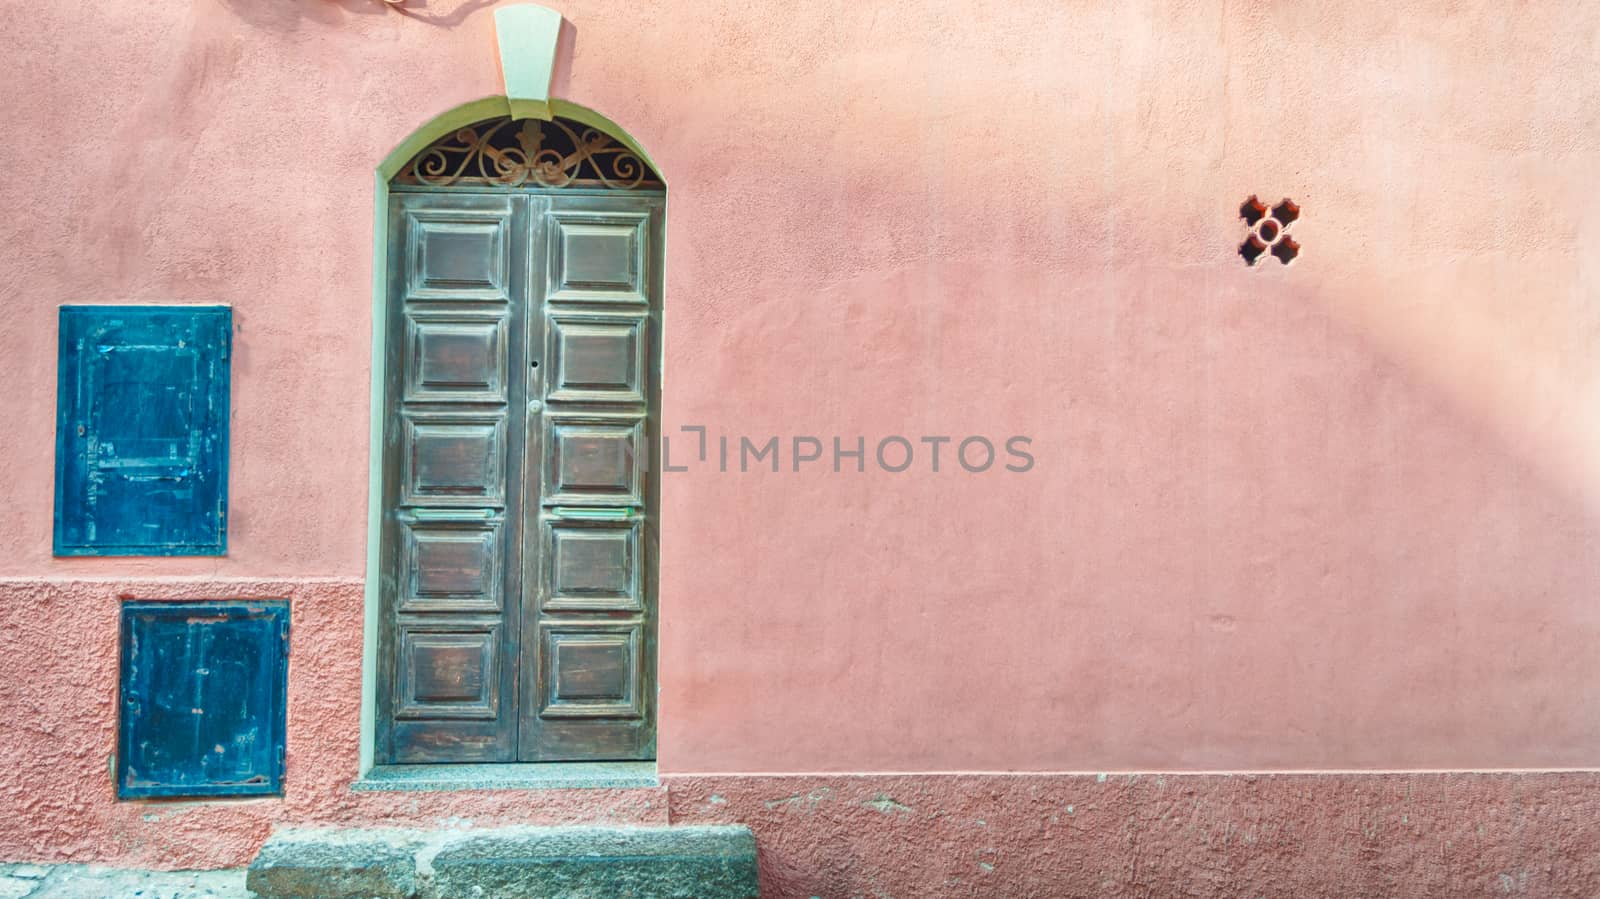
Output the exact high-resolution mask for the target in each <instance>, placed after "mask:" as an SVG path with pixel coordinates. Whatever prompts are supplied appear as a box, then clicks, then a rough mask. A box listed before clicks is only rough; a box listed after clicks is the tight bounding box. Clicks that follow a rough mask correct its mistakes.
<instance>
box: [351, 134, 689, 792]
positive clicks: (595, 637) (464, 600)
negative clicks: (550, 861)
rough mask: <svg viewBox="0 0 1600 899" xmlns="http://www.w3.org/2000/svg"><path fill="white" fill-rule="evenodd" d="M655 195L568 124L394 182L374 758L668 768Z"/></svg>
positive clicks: (420, 168)
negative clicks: (661, 670) (660, 734)
mask: <svg viewBox="0 0 1600 899" xmlns="http://www.w3.org/2000/svg"><path fill="white" fill-rule="evenodd" d="M665 199H666V198H665V193H664V191H663V188H662V185H661V183H660V181H659V179H658V178H657V177H656V176H655V174H654V173H653V172H651V171H650V170H649V169H648V168H647V167H646V166H645V165H644V164H643V163H642V162H641V161H640V160H639V159H638V158H637V157H635V156H634V155H632V154H631V153H630V152H628V151H627V150H626V149H625V148H623V147H621V146H620V145H619V144H617V143H616V142H615V141H614V140H612V139H611V138H610V137H608V136H607V135H604V134H602V133H600V132H598V131H596V130H594V129H591V128H588V127H587V126H584V125H581V124H578V123H576V122H569V121H566V120H562V119H557V120H555V121H554V122H537V121H526V122H513V121H511V120H509V119H500V120H494V121H490V122H484V123H479V124H478V125H475V126H473V127H471V128H466V129H462V130H460V131H458V132H456V133H455V134H453V135H451V136H450V137H448V138H446V139H444V140H441V141H439V142H437V143H435V144H434V145H433V146H431V147H429V148H428V149H426V150H424V151H423V152H422V153H420V154H419V155H418V156H417V157H416V158H415V159H414V160H413V161H412V163H411V164H410V165H408V166H407V167H406V168H405V169H404V170H403V171H402V172H401V174H400V175H399V176H397V177H396V178H395V180H394V182H393V183H392V185H391V189H390V201H389V209H388V216H389V222H388V227H389V230H388V235H389V247H388V258H389V271H388V276H389V281H388V284H389V287H388V325H387V332H386V340H387V343H386V350H385V352H386V353H387V360H386V362H387V371H388V372H389V373H390V374H389V377H388V380H387V383H386V384H385V388H384V389H385V409H386V417H385V434H384V442H383V454H384V458H383V483H384V490H383V497H384V524H383V531H382V554H383V556H382V571H383V582H382V585H381V593H382V597H383V607H382V616H383V617H382V626H381V629H380V634H379V655H380V665H381V667H380V669H379V682H378V722H377V725H378V726H377V745H376V750H377V761H378V762H379V763H389V764H403V763H441V762H512V761H556V760H611V759H651V758H654V757H655V732H656V727H655V723H656V721H655V715H656V703H655V697H656V690H655V658H656V621H655V606H656V603H655V592H656V590H655V570H656V559H655V556H656V545H657V538H656V523H657V496H658V490H657V485H656V482H655V476H654V473H655V472H656V471H658V470H659V465H658V464H657V463H658V460H657V459H656V458H655V448H656V447H658V446H659V440H658V439H657V434H658V410H659V405H660V379H659V377H658V372H659V370H660V340H659V335H660V329H661V234H662V215H663V211H664V206H665Z"/></svg>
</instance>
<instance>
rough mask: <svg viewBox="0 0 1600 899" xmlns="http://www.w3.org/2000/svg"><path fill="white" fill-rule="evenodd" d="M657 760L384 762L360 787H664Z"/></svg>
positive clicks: (390, 789)
mask: <svg viewBox="0 0 1600 899" xmlns="http://www.w3.org/2000/svg"><path fill="white" fill-rule="evenodd" d="M659 786H661V779H660V778H659V777H657V776H656V763H655V762H532V763H522V764H506V765H379V766H377V767H375V768H373V769H372V770H370V771H368V772H367V773H366V776H365V777H362V778H361V779H360V780H357V781H356V782H355V783H353V784H351V785H350V789H352V790H355V791H357V792H368V793H386V792H407V791H443V790H584V789H594V790H623V789H637V788H640V787H659Z"/></svg>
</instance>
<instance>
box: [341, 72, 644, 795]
mask: <svg viewBox="0 0 1600 899" xmlns="http://www.w3.org/2000/svg"><path fill="white" fill-rule="evenodd" d="M550 112H551V114H552V115H555V116H560V117H562V118H567V119H573V120H575V121H578V122H582V123H583V124H585V125H588V126H590V127H592V128H597V129H599V130H601V131H603V132H605V133H606V134H607V135H609V136H611V137H612V138H614V139H616V141H617V142H618V143H620V144H622V145H623V146H624V147H626V148H628V150H629V151H631V152H632V153H634V154H635V155H636V156H638V157H639V159H640V160H642V161H643V162H644V163H645V164H646V165H648V166H649V167H650V168H651V169H652V170H654V171H655V172H656V175H657V177H658V178H660V180H661V183H662V185H663V188H664V189H665V188H666V187H667V178H666V175H665V174H663V173H662V172H661V167H660V166H659V165H657V164H656V162H655V160H654V159H652V158H651V157H650V154H649V153H647V152H645V150H644V148H643V147H641V146H640V145H639V143H638V141H636V140H634V138H633V136H632V135H630V134H628V133H627V131H625V130H623V128H622V127H621V126H619V125H618V124H617V123H615V122H613V121H611V120H610V119H608V118H606V117H605V116H603V115H601V114H600V113H598V112H595V111H594V110H592V109H589V108H587V107H584V106H579V105H578V104H576V103H572V102H570V101H567V100H560V99H555V98H551V100H550ZM510 115H513V107H512V103H511V101H510V100H509V99H507V98H506V97H505V96H504V95H499V94H497V95H493V96H488V97H483V98H480V99H477V100H473V101H470V102H467V103H463V104H461V105H460V106H457V107H455V108H454V109H450V110H448V111H446V112H443V113H440V114H439V115H437V116H435V117H434V118H433V119H431V120H429V121H428V122H427V123H426V124H424V125H422V126H421V127H419V128H417V129H416V130H415V131H413V132H412V133H411V134H410V135H409V136H407V137H406V139H405V140H403V141H401V142H400V143H399V145H398V146H396V147H395V148H394V149H393V150H390V151H389V154H388V155H387V156H385V157H384V158H383V161H382V162H380V163H379V164H378V167H377V168H376V169H375V170H374V172H373V188H372V193H373V205H372V221H373V228H372V231H373V234H372V379H371V381H370V383H369V386H368V389H369V391H370V396H369V404H368V408H369V412H368V414H369V422H368V424H369V431H368V446H367V566H366V582H365V590H364V594H363V599H362V624H361V628H362V631H361V762H360V770H359V772H358V775H357V776H358V777H360V778H365V777H366V776H367V774H368V772H370V771H371V770H372V768H373V765H374V760H375V759H376V749H377V743H376V741H377V719H378V666H379V663H380V660H379V658H378V633H379V629H380V627H381V624H382V615H383V596H382V589H381V587H382V578H383V568H382V549H383V517H384V508H383V465H384V460H385V452H384V443H383V434H384V421H385V416H386V415H387V411H386V409H385V405H384V383H385V379H386V378H387V377H388V371H387V362H386V359H385V356H386V354H385V352H384V349H385V342H386V340H387V339H388V329H389V314H388V282H389V182H390V181H391V180H392V179H393V178H394V177H395V176H396V175H398V174H399V173H400V170H401V169H402V168H404V167H405V165H406V163H408V162H410V161H411V159H412V157H414V156H416V155H417V154H418V153H420V152H421V151H422V150H423V149H425V148H427V147H428V146H429V145H430V144H432V143H433V142H434V141H436V140H438V139H439V138H441V137H444V136H446V135H448V134H450V133H451V132H453V131H455V130H457V129H459V128H463V127H465V126H467V125H471V124H473V123H475V122H480V121H483V120H485V119H493V118H498V117H503V116H510ZM666 202H667V201H666V200H665V199H664V200H663V207H662V219H663V226H662V229H661V241H662V244H661V249H660V253H659V258H660V260H661V263H660V264H661V265H662V266H663V270H662V274H661V275H660V282H661V285H662V288H661V289H662V292H663V295H662V298H661V303H662V306H663V308H664V307H665V301H666V297H665V284H666V278H665V271H664V267H665V264H666V243H665V242H666V227H665V219H666V214H667V209H668V207H667V206H666V205H665V204H666ZM661 328H662V330H664V328H665V320H664V319H663V321H662V323H661ZM658 333H660V332H658ZM661 339H663V340H664V339H665V336H664V334H662V335H661ZM661 349H664V345H663V346H661V347H660V348H659V349H658V353H659V352H660V351H661ZM658 358H660V359H662V360H663V361H664V354H663V355H661V356H660V357H658ZM660 364H662V363H661V362H658V365H660ZM657 373H658V377H659V376H660V375H659V373H660V369H659V368H658V369H657ZM655 414H657V415H660V410H659V409H657V410H656V413H655ZM658 526H659V525H658ZM657 564H659V561H658V562H657ZM658 603H659V600H658ZM658 608H659V604H658ZM658 614H659V613H658Z"/></svg>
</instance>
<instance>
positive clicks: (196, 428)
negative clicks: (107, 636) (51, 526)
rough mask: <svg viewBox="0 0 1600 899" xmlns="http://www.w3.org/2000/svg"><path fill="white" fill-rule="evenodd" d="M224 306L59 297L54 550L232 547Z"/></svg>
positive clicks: (206, 551)
mask: <svg viewBox="0 0 1600 899" xmlns="http://www.w3.org/2000/svg"><path fill="white" fill-rule="evenodd" d="M232 330H233V315H232V310H231V309H229V308H228V307H226V306H63V307H61V329H60V340H61V344H60V358H59V363H58V365H59V368H58V378H57V395H56V514H55V553H56V555H58V556H108V555H123V556H126V555H140V556H220V555H224V554H225V553H226V552H227V549H228V524H227V522H228V356H229V346H230V343H231V334H232Z"/></svg>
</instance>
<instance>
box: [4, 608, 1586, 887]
mask: <svg viewBox="0 0 1600 899" xmlns="http://www.w3.org/2000/svg"><path fill="white" fill-rule="evenodd" d="M361 593H362V591H361V585H360V584H359V583H358V582H355V581H351V580H347V579H333V578H330V579H321V580H315V581H300V582H287V581H270V580H223V581H217V580H206V579H190V580H184V581H174V580H139V581H119V580H103V581H71V582H53V583H40V582H24V581H15V580H7V581H3V582H0V705H3V707H4V708H6V709H7V710H8V715H7V719H6V725H5V732H4V735H5V738H4V739H0V822H4V826H0V858H4V859H8V860H41V861H43V860H49V861H62V860H76V861H104V862H112V863H116V864H123V865H147V866H152V867H159V868H191V867H201V868H209V867H219V866H230V865H239V864H243V863H244V862H246V861H247V860H248V859H249V858H250V857H251V855H253V854H254V852H255V851H256V849H257V848H258V847H259V845H260V843H261V841H262V840H264V839H265V838H266V835H267V834H268V833H269V832H270V829H271V828H272V827H274V826H277V825H283V824H314V825H330V826H339V825H361V824H375V823H388V824H396V825H414V826H430V827H433V826H445V827H467V826H474V825H478V826H482V825H490V824H496V823H510V822H524V823H576V822H616V823H639V824H666V823H669V822H673V823H678V822H691V823H710V822H742V823H745V824H748V825H750V826H751V827H752V828H753V829H754V830H755V831H756V834H757V840H758V845H759V847H760V852H761V868H762V883H763V895H767V896H772V897H780V899H781V897H791V896H793V897H808V896H857V895H869V896H870V895H893V896H1095V895H1112V894H1121V893H1128V894H1133V895H1147V894H1149V895H1189V896H1238V895H1247V894H1263V895H1294V894H1305V895H1328V894H1329V892H1330V890H1335V891H1336V892H1337V895H1340V896H1349V897H1394V896H1441V895H1490V894H1492V895H1501V894H1511V895H1517V894H1520V895H1536V896H1556V895H1563V896H1567V895H1570V896H1592V895H1594V894H1595V892H1596V890H1597V889H1600V861H1597V858H1600V857H1597V856H1596V854H1595V853H1594V851H1593V848H1594V843H1595V839H1596V832H1595V822H1596V821H1600V778H1596V777H1595V776H1594V775H1593V774H1591V773H1573V774H1557V773H1551V774H1516V773H1491V774H1468V773H1460V774H1377V773H1365V774H1363V773H1345V774H1321V775H1293V774H1291V775H1261V776H1257V775H1234V776H1227V775H1204V774H1194V775H1183V774H1168V775H1160V774H1146V775H1122V774H1112V775H1109V776H1108V775H1100V776H1096V775H1052V774H1021V775H997V774H974V775H937V774H933V775H929V774H914V775H899V776H896V775H857V776H840V775H835V776H827V775H794V776H759V775H756V776H746V775H731V774H722V775H686V776H673V777H668V778H666V779H665V781H664V785H663V786H662V787H659V788H655V789H634V790H547V791H535V792H531V793H530V792H516V791H513V792H446V793H356V792H352V791H350V790H349V787H348V785H349V782H350V781H351V780H352V779H353V778H354V777H355V772H356V757H357V752H356V749H357V747H356V741H355V738H354V733H355V725H356V715H355V711H354V705H353V703H352V702H351V701H350V699H351V697H352V696H354V695H355V693H356V692H357V690H358V687H359V683H360V662H359V658H358V656H357V654H356V653H355V652H354V651H352V647H353V646H354V644H355V642H356V641H355V639H354V637H355V635H356V634H357V633H358V632H359V626H358V625H356V624H353V623H352V622H356V621H359V612H360V604H361ZM216 595H230V596H254V597H261V596H288V597H289V598H290V600H291V605H292V608H293V610H294V620H293V627H292V647H291V655H290V678H291V684H292V687H293V688H292V690H291V702H290V705H289V742H288V764H289V776H288V779H287V783H286V787H285V793H284V796H283V797H282V798H281V799H252V800H244V801H225V802H181V801H179V802H174V801H146V802H120V803H119V802H116V801H115V800H114V798H113V791H112V787H111V779H110V777H109V775H108V773H107V769H108V765H109V760H110V758H111V754H112V752H113V751H114V744H115V727H114V718H115V704H116V684H117V675H116V664H115V659H116V646H117V634H116V628H115V626H114V622H115V618H116V607H117V604H118V602H119V599H120V598H122V597H138V598H150V597H161V598H170V599H182V598H200V597H208V596H216Z"/></svg>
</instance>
